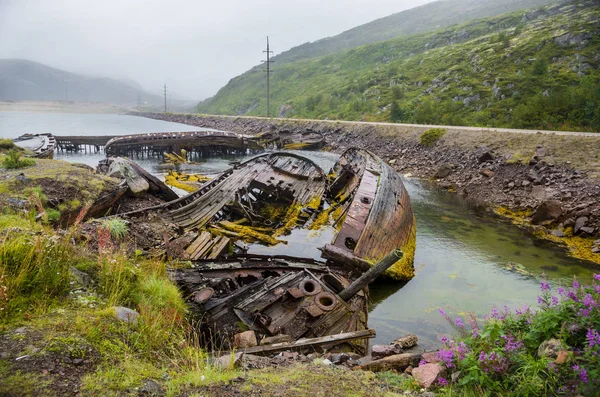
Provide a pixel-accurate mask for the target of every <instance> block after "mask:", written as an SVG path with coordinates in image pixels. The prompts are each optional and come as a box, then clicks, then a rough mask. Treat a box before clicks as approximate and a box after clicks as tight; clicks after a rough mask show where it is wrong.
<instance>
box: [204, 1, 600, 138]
mask: <svg viewBox="0 0 600 397" xmlns="http://www.w3.org/2000/svg"><path fill="white" fill-rule="evenodd" d="M573 4H577V5H578V7H573V8H571V9H560V10H558V8H557V6H552V7H554V8H552V7H548V8H546V9H545V10H546V11H544V10H542V12H541V15H540V16H539V17H538V19H532V20H528V21H526V22H523V15H524V14H525V12H523V11H517V12H512V13H509V14H505V15H502V16H499V17H494V18H488V19H482V20H475V21H472V22H469V23H466V24H463V25H460V26H454V27H450V28H445V29H442V30H438V31H436V32H432V33H425V34H420V35H415V36H409V37H402V38H398V39H394V40H389V41H384V42H378V43H374V44H369V45H364V46H361V47H357V48H353V49H351V50H348V51H345V52H340V53H335V54H331V55H327V56H323V57H319V58H311V59H303V60H298V61H295V62H289V63H284V64H280V66H278V67H277V73H274V74H273V77H272V78H271V106H272V109H271V113H273V112H275V111H276V109H279V108H280V107H281V106H282V105H288V107H289V108H291V109H292V110H291V111H290V112H289V113H288V114H286V115H285V117H295V118H314V119H325V118H327V119H330V120H363V121H390V120H391V121H394V122H403V123H406V122H408V123H420V124H438V125H474V126H487V127H513V128H543V129H554V130H583V131H600V110H599V109H600V68H599V66H600V65H599V63H600V61H598V59H597V56H596V55H597V54H598V52H599V51H600V36H599V35H595V36H594V38H593V39H590V40H588V41H587V42H585V43H583V44H582V45H581V48H578V47H576V46H561V45H559V44H558V43H557V42H556V41H555V40H554V37H555V36H559V35H560V33H564V34H571V35H578V34H586V33H589V32H596V31H597V28H596V26H595V21H596V20H597V19H598V18H599V17H600V6H598V5H597V3H595V2H592V1H589V0H588V1H583V0H582V1H578V0H575V1H573ZM499 38H500V40H499ZM507 44H508V46H507ZM577 59H579V60H580V61H577ZM583 64H585V65H583ZM582 65H583V67H584V68H585V67H588V66H589V67H588V68H587V69H585V70H581V73H579V72H580V70H579V69H578V68H580V67H581V66H582ZM586 65H587V66H586ZM265 91H266V82H265V79H264V76H263V75H262V74H260V73H257V72H256V70H255V69H252V70H250V71H248V72H246V73H244V74H242V75H240V76H237V77H234V78H233V79H231V81H230V82H229V83H228V84H227V85H226V86H224V87H223V88H222V89H221V90H220V91H219V92H218V93H217V94H216V95H215V96H214V97H213V98H211V99H208V100H206V101H204V102H202V103H200V104H199V105H198V111H199V112H200V113H206V114H229V115H237V114H246V115H258V116H262V115H264V114H265V113H266V100H265V95H264V93H265Z"/></svg>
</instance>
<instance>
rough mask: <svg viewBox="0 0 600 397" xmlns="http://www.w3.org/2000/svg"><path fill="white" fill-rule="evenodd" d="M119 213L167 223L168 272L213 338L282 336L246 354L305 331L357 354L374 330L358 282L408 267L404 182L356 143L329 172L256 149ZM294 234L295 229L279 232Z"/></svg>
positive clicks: (411, 234)
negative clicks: (170, 232) (157, 200)
mask: <svg viewBox="0 0 600 397" xmlns="http://www.w3.org/2000/svg"><path fill="white" fill-rule="evenodd" d="M118 216H120V217H122V218H125V219H128V220H129V221H130V222H132V223H140V222H142V223H149V224H152V223H155V222H159V223H161V224H168V225H172V227H173V228H175V229H176V236H174V237H171V238H167V237H166V236H165V239H164V241H163V242H162V247H163V248H164V250H165V253H166V255H167V256H169V257H174V258H179V259H182V260H188V261H190V262H189V263H191V266H189V267H186V268H178V269H172V270H170V276H171V278H172V279H173V280H174V281H175V282H176V283H177V285H179V287H180V289H181V291H182V292H183V294H184V296H185V298H186V300H187V301H188V303H189V305H190V307H191V310H192V312H193V313H195V314H196V315H197V317H198V318H199V319H201V321H200V324H201V329H202V331H203V332H202V334H203V335H205V336H206V341H207V342H210V343H212V344H213V348H219V349H230V348H233V347H236V345H235V343H234V340H236V338H235V335H236V334H239V333H240V332H243V331H247V330H251V331H253V332H254V333H255V334H256V335H257V337H258V339H259V340H263V339H265V338H266V339H265V340H272V339H273V337H276V338H275V339H277V338H281V339H282V340H289V341H292V342H291V344H290V343H284V344H283V347H282V346H280V345H265V346H257V347H254V348H253V349H254V350H253V351H254V352H256V353H258V352H267V351H272V350H273V349H279V348H286V347H290V346H291V345H294V344H296V345H297V344H298V343H299V342H298V341H303V340H305V339H306V338H308V339H309V340H312V341H313V342H311V346H312V348H314V346H315V345H319V344H322V345H324V346H326V347H327V348H331V347H332V346H335V347H336V349H346V350H352V351H355V352H358V353H366V351H367V349H368V338H369V337H373V336H374V331H373V330H369V329H368V323H367V319H368V290H367V288H366V287H367V286H368V285H369V284H370V283H371V282H373V281H374V280H375V279H376V278H378V277H379V278H381V277H384V278H389V279H394V280H400V281H402V280H408V279H410V278H411V277H412V276H413V275H414V270H413V264H412V260H413V254H414V249H415V222H414V217H413V213H412V210H411V207H410V199H409V197H408V193H407V192H406V189H405V188H404V186H403V184H402V181H401V178H400V176H399V175H398V174H397V173H396V172H395V171H394V170H393V169H392V168H391V167H390V166H389V165H387V164H386V163H385V162H384V161H383V160H381V159H380V158H378V157H377V156H375V155H373V154H372V153H370V152H368V151H366V150H362V149H349V150H347V151H346V152H345V153H343V154H342V155H341V157H340V158H339V161H338V162H337V163H336V164H335V166H334V167H333V168H332V170H331V171H330V172H329V173H325V172H324V171H323V170H322V169H321V168H320V167H319V166H318V165H317V164H316V163H314V162H313V161H312V160H310V159H309V158H307V157H305V156H301V155H298V154H295V153H291V152H274V153H264V154H260V155H257V156H256V157H253V158H251V159H249V160H247V161H244V162H242V163H239V164H236V165H235V166H233V167H232V168H230V169H228V170H226V171H225V172H223V173H221V174H220V175H218V176H216V177H215V178H213V179H212V180H210V181H208V182H206V183H204V184H202V185H201V186H200V188H199V189H198V190H196V191H195V192H193V193H190V194H188V195H186V196H183V197H180V198H177V199H175V200H172V201H169V202H166V203H164V204H160V205H156V206H152V207H148V208H144V209H142V210H136V211H131V212H127V213H123V214H119V215H118ZM295 234H300V235H301V236H302V238H303V239H304V240H303V241H302V242H301V243H297V240H296V241H294V240H293V239H291V240H290V238H292V237H294V235H295ZM323 235H325V236H332V238H331V239H330V240H328V241H323ZM288 240H289V241H288ZM297 244H299V245H300V246H301V248H300V249H298V247H296V246H295V245H297ZM271 251H272V252H271ZM217 336H218V337H217ZM217 341H218V342H217ZM294 341H295V342H294ZM300 344H301V345H302V343H300Z"/></svg>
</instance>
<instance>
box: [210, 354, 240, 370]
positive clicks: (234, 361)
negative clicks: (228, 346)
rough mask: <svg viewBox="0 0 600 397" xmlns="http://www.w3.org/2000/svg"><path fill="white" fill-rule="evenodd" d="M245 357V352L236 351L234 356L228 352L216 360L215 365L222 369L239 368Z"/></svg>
mask: <svg viewBox="0 0 600 397" xmlns="http://www.w3.org/2000/svg"><path fill="white" fill-rule="evenodd" d="M243 357H244V353H243V352H239V353H235V354H234V355H233V356H232V355H231V354H226V355H224V356H221V357H219V358H217V359H216V360H215V367H217V368H220V369H233V368H238V367H239V366H240V365H241V364H242V358H243Z"/></svg>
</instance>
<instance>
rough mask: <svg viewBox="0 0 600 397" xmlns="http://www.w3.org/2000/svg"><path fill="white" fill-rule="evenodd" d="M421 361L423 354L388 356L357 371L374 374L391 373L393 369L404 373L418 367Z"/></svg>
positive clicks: (360, 367)
mask: <svg viewBox="0 0 600 397" xmlns="http://www.w3.org/2000/svg"><path fill="white" fill-rule="evenodd" d="M419 361H421V353H402V354H394V355H393V356H388V357H385V358H382V359H380V360H373V361H371V362H369V363H366V364H364V365H361V366H359V367H357V369H362V370H365V371H373V372H380V371H389V370H392V369H393V370H396V371H404V370H405V369H406V368H408V366H413V367H417V366H418V365H419Z"/></svg>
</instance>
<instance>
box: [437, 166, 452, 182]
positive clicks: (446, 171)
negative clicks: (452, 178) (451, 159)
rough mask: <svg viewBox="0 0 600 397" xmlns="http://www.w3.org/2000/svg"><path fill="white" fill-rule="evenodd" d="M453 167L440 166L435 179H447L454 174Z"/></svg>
mask: <svg viewBox="0 0 600 397" xmlns="http://www.w3.org/2000/svg"><path fill="white" fill-rule="evenodd" d="M453 168H454V167H453V165H452V164H442V165H440V167H439V168H438V170H437V172H436V173H435V178H436V179H443V178H445V177H447V176H448V175H450V173H451V172H452V169H453Z"/></svg>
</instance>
